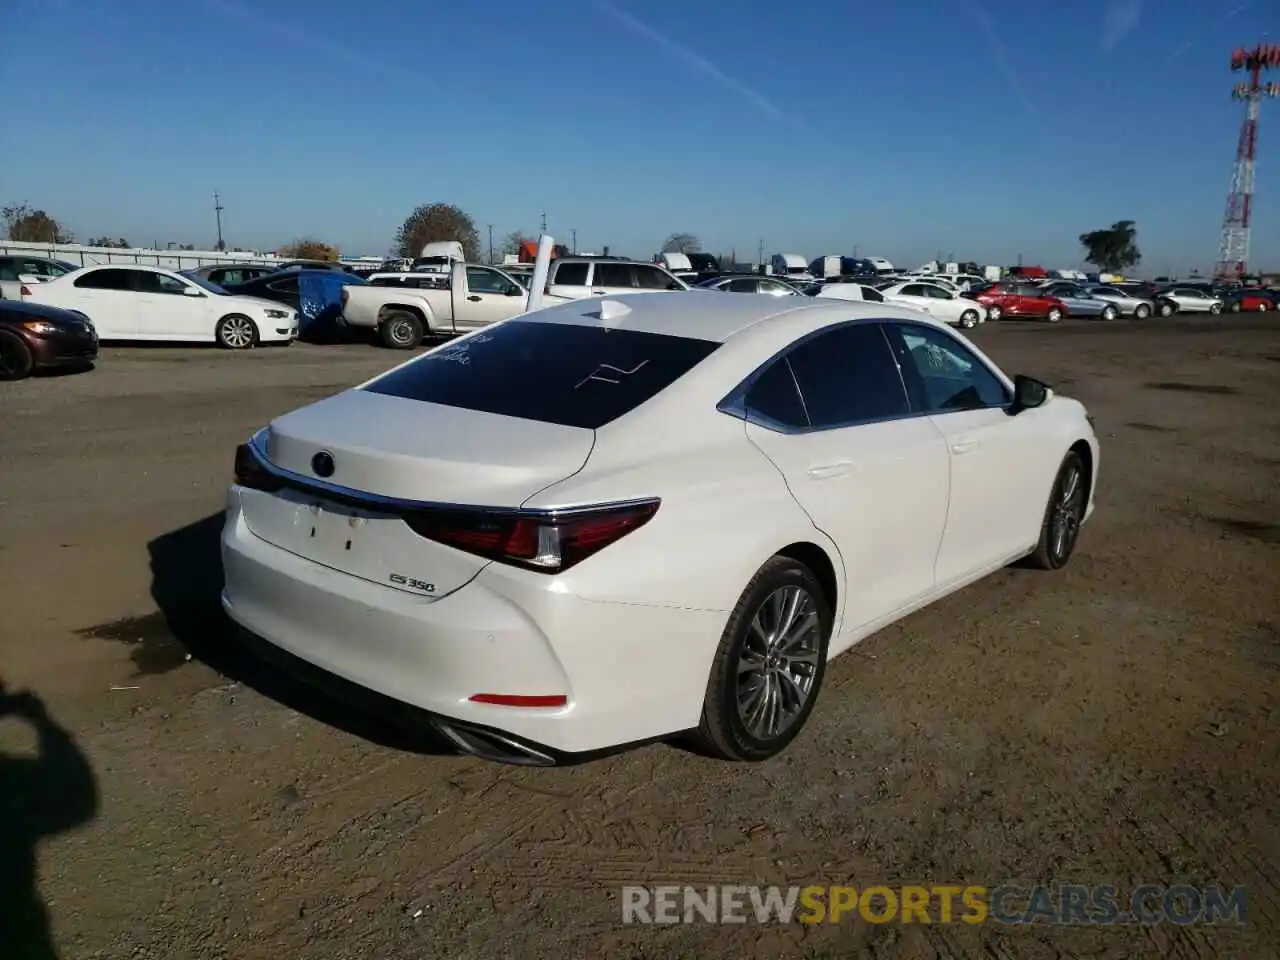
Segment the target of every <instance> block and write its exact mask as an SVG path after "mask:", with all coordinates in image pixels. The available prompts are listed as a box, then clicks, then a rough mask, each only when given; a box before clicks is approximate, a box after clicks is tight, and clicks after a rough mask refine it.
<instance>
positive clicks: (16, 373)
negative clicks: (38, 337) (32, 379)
mask: <svg viewBox="0 0 1280 960" xmlns="http://www.w3.org/2000/svg"><path fill="white" fill-rule="evenodd" d="M33 369H35V358H34V357H32V356H31V351H30V350H29V349H28V348H27V345H26V343H24V342H23V340H22V338H21V337H20V336H18V335H17V334H16V333H10V332H9V331H7V330H0V380H25V379H26V378H27V377H29V376H31V371H32V370H33Z"/></svg>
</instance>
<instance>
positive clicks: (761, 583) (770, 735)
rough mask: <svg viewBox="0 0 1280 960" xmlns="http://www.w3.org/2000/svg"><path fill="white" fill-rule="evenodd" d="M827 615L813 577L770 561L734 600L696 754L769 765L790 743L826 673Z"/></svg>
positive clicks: (797, 566)
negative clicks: (701, 752)
mask: <svg viewBox="0 0 1280 960" xmlns="http://www.w3.org/2000/svg"><path fill="white" fill-rule="evenodd" d="M831 626H832V613H831V607H830V604H829V602H828V600H827V597H826V593H825V591H824V590H823V589H822V584H820V583H819V582H818V579H817V577H815V576H814V575H813V571H811V570H810V569H809V568H808V567H806V566H805V565H804V564H802V563H800V562H799V561H797V560H793V559H791V558H790V557H783V556H775V557H771V558H770V559H769V560H768V562H767V563H765V565H764V566H763V567H761V568H760V569H759V570H758V571H757V572H756V575H755V576H754V577H752V578H751V582H750V583H748V584H747V588H746V589H745V590H744V591H743V592H742V596H741V597H740V598H739V599H738V603H737V606H735V607H734V609H733V613H732V614H730V616H729V622H728V623H727V624H726V625H725V628H724V633H723V634H722V635H721V637H720V647H719V649H718V650H717V651H716V656H715V660H714V661H712V664H711V675H710V677H709V678H708V680H707V692H706V696H705V698H704V700H703V704H702V721H701V723H700V724H699V725H698V729H697V731H696V732H695V734H694V739H695V742H696V744H697V746H698V747H700V748H701V749H702V750H703V751H704V752H706V753H709V754H712V755H713V756H717V757H720V758H721V759H724V760H739V761H758V760H767V759H768V758H769V757H772V756H774V755H776V754H778V753H781V752H782V751H783V750H784V749H785V748H786V746H787V745H788V744H789V743H790V742H791V741H792V740H794V739H795V737H796V734H798V733H799V732H800V728H801V727H803V726H804V723H805V721H806V720H808V718H809V714H810V713H811V712H812V710H813V704H814V701H815V700H816V699H817V697H818V691H819V689H820V688H821V687H822V678H823V675H824V673H825V672H826V663H827V644H828V641H829V639H830V637H831Z"/></svg>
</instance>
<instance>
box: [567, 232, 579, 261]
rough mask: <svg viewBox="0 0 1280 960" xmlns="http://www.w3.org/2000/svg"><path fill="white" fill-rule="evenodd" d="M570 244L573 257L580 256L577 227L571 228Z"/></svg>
mask: <svg viewBox="0 0 1280 960" xmlns="http://www.w3.org/2000/svg"><path fill="white" fill-rule="evenodd" d="M569 244H570V246H571V247H572V249H573V255H574V256H575V257H576V256H577V255H578V228H577V227H570V228H569Z"/></svg>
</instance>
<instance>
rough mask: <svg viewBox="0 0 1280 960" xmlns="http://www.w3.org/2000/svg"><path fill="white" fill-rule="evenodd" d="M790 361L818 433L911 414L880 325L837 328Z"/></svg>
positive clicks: (794, 353) (797, 350)
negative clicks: (818, 428) (826, 428)
mask: <svg viewBox="0 0 1280 960" xmlns="http://www.w3.org/2000/svg"><path fill="white" fill-rule="evenodd" d="M787 359H788V360H790V361H791V369H792V371H793V372H794V373H795V376H796V382H797V383H798V384H799V386H800V394H801V396H802V397H803V398H804V405H805V408H806V409H807V410H808V412H809V420H810V421H811V422H812V424H813V426H814V427H839V426H843V425H846V424H854V423H863V422H866V421H869V420H884V419H888V418H890V417H900V416H902V415H904V414H906V413H908V412H910V409H911V407H910V404H909V403H908V401H907V392H906V389H905V388H904V387H903V385H902V377H901V376H900V375H899V374H898V364H897V361H895V360H894V358H893V353H892V352H891V351H890V349H889V343H888V341H887V340H885V337H884V334H883V333H882V332H881V330H880V326H879V325H878V324H874V323H851V324H848V325H846V326H843V327H837V328H836V329H834V330H831V331H829V332H827V333H822V334H819V335H818V336H816V337H814V338H813V339H811V340H806V341H805V342H804V343H802V344H800V346H798V347H796V348H795V349H794V350H792V351H791V352H790V353H789V354H787Z"/></svg>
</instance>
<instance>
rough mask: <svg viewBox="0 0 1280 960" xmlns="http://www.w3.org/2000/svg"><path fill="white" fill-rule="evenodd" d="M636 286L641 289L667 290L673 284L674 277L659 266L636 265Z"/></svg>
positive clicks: (634, 268)
mask: <svg viewBox="0 0 1280 960" xmlns="http://www.w3.org/2000/svg"><path fill="white" fill-rule="evenodd" d="M632 269H633V270H635V277H636V286H637V287H639V288H640V289H641V290H666V289H668V288H669V287H670V286H671V285H672V282H673V281H672V278H671V277H669V276H668V275H667V274H666V273H664V272H663V271H661V270H659V269H658V268H657V267H645V266H641V265H638V264H637V265H635V266H634V267H632Z"/></svg>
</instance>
